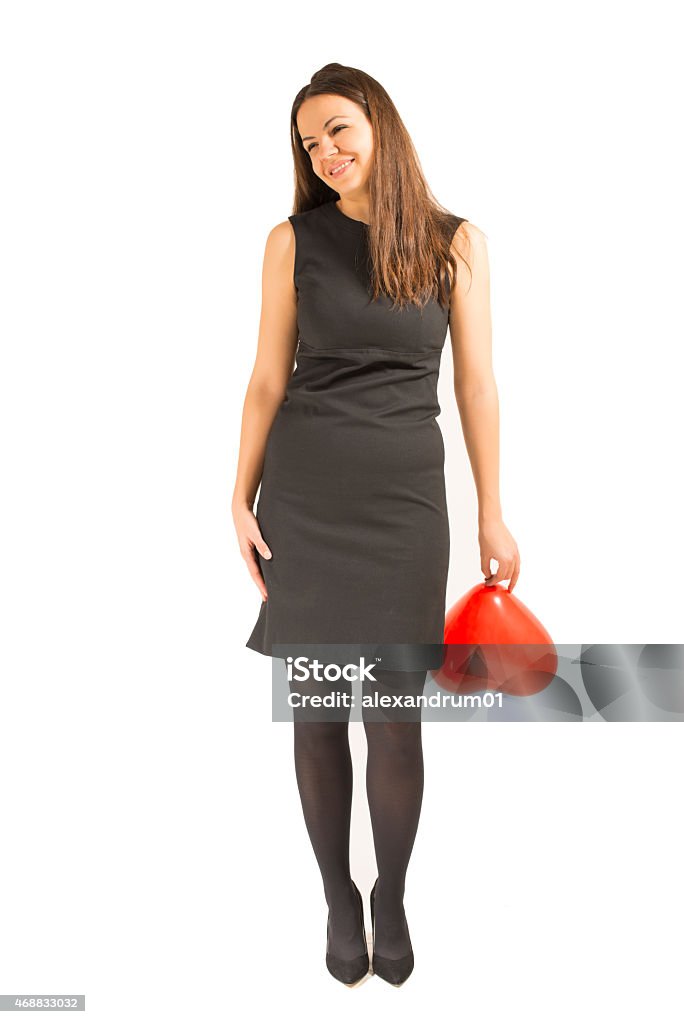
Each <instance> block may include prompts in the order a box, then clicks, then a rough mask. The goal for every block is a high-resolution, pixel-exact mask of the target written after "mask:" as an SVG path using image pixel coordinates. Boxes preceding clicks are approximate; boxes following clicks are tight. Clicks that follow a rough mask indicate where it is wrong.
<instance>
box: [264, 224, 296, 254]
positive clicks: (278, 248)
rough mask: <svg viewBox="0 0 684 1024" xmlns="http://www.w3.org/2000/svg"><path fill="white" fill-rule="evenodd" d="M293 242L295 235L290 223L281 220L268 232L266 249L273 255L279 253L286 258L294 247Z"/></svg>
mask: <svg viewBox="0 0 684 1024" xmlns="http://www.w3.org/2000/svg"><path fill="white" fill-rule="evenodd" d="M294 242H295V233H294V228H293V227H292V222H291V221H289V220H282V221H281V222H280V223H279V224H276V225H275V227H273V228H271V230H270V231H269V233H268V238H267V239H266V249H267V250H270V251H272V252H273V253H279V254H280V255H281V256H286V255H287V254H288V252H289V251H290V249H291V248H292V247H293V246H294Z"/></svg>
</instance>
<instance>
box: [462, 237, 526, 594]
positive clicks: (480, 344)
mask: <svg viewBox="0 0 684 1024" xmlns="http://www.w3.org/2000/svg"><path fill="white" fill-rule="evenodd" d="M452 250H453V252H454V254H455V256H456V259H457V262H458V272H457V275H456V286H455V287H454V288H452V291H451V303H450V308H449V331H450V334H451V344H452V349H453V361H454V393H455V395H456V402H457V404H458V410H459V414H460V417H461V424H462V426H463V437H464V440H465V445H466V449H467V451H468V457H469V459H470V464H471V467H472V471H473V477H474V479H475V487H476V490H477V497H478V506H479V507H478V526H479V543H480V564H481V569H482V572H483V574H484V576H485V581H486V582H487V583H488V584H489V585H492V586H493V585H494V584H495V583H497V582H499V581H500V580H506V579H508V580H510V584H509V588H508V589H509V591H512V590H513V587H514V586H515V584H516V583H517V580H518V575H519V571H520V555H519V552H518V547H517V544H516V542H515V540H514V539H513V537H512V536H511V534H510V533H509V531H508V529H507V527H506V526H505V524H504V522H503V519H502V513H501V500H500V495H499V397H498V392H497V387H496V380H495V379H494V370H493V366H492V321H491V308H490V295H489V259H488V254H487V242H486V238H485V235H484V234H483V232H482V231H480V229H479V228H477V227H476V226H475V225H474V224H470V223H469V222H467V221H464V222H463V223H462V224H460V225H459V228H458V230H457V232H456V234H455V235H454V239H453V242H452ZM463 257H465V260H467V264H468V265H466V263H465V261H464V258H463ZM469 268H470V269H469ZM491 558H495V559H496V560H497V562H498V563H499V564H498V569H497V572H496V573H495V574H493V575H490V574H491V567H490V559H491Z"/></svg>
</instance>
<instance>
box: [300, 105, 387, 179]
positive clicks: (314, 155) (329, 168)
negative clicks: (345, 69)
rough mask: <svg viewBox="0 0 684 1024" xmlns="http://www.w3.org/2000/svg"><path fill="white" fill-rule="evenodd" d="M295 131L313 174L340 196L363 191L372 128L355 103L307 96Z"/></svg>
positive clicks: (371, 145)
mask: <svg viewBox="0 0 684 1024" xmlns="http://www.w3.org/2000/svg"><path fill="white" fill-rule="evenodd" d="M297 129H298V131H299V134H300V136H301V139H302V145H303V146H304V149H305V151H306V152H307V153H308V154H309V159H310V160H311V166H312V168H313V170H314V174H317V175H318V177H319V178H320V179H321V180H322V181H324V182H325V183H326V185H329V186H330V188H332V189H334V190H335V192H338V193H339V194H340V196H351V197H359V196H360V195H362V194H364V193H365V192H366V182H367V181H368V176H369V174H370V168H371V162H372V158H373V129H372V128H371V124H370V121H369V120H368V118H367V117H366V115H365V113H364V112H363V110H362V109H361V107H360V106H359V105H358V104H357V103H354V101H353V100H348V99H346V98H345V97H344V96H334V95H328V94H325V95H322V96H311V97H309V99H307V100H305V101H304V102H303V103H302V105H301V107H300V108H299V112H298V114H297ZM345 164H346V166H343V165H345ZM336 169H337V173H333V172H335V170H336Z"/></svg>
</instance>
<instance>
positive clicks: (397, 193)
mask: <svg viewBox="0 0 684 1024" xmlns="http://www.w3.org/2000/svg"><path fill="white" fill-rule="evenodd" d="M291 135H292V146H293V153H294V163H295V180H296V186H295V213H294V214H293V215H291V216H290V217H288V219H287V220H286V221H284V222H283V223H281V224H278V225H277V226H276V227H275V228H273V230H272V231H271V233H270V235H269V237H268V240H267V243H266V252H265V257H264V270H263V305H262V312H261V323H260V330H259V340H258V347H257V355H256V361H255V365H254V370H253V373H252V377H251V379H250V382H249V386H248V389H247V395H246V398H245V405H244V411H243V421H242V434H241V442H240V455H239V460H238V470H237V480H236V485H235V491H234V495H233V503H232V510H233V518H234V523H235V528H236V532H237V536H238V541H239V545H240V551H241V553H242V555H243V557H244V559H245V561H246V564H247V567H248V570H249V572H250V574H251V576H252V578H253V579H254V582H255V584H256V586H257V587H258V589H259V591H260V592H261V595H262V604H261V608H260V611H259V616H258V619H257V622H256V625H255V627H254V630H253V631H252V634H251V636H250V638H249V640H248V641H247V646H248V647H250V648H251V649H253V650H255V651H258V652H260V653H262V654H265V655H267V656H275V655H274V652H273V645H274V644H300V643H301V644H325V645H335V644H342V645H347V644H349V645H366V644H368V645H371V648H372V647H373V645H377V644H380V645H384V646H383V651H387V652H389V657H383V660H382V664H381V663H380V662H377V665H376V672H375V676H376V682H375V683H373V684H372V686H373V689H374V690H375V691H376V692H378V691H379V692H381V693H385V694H392V693H396V692H397V691H400V692H401V693H409V694H411V693H414V694H415V693H420V692H421V691H422V688H423V685H424V682H425V670H426V668H428V667H434V663H431V662H430V660H429V657H427V658H425V659H424V660H422V661H421V652H423V653H424V651H425V650H426V649H428V648H429V649H432V650H433V651H434V645H437V648H438V649H439V650H440V653H443V652H441V649H440V648H439V645H441V644H442V642H443V630H444V615H445V593H446V580H447V570H448V561H449V523H448V515H447V507H446V491H445V481H444V446H443V440H442V435H441V431H440V428H439V426H438V424H437V422H436V418H435V417H436V415H437V414H438V413H439V411H440V409H439V405H438V404H437V396H436V386H437V377H438V372H439V362H440V355H441V350H442V347H443V344H444V340H445V336H446V331H447V326H450V333H451V339H452V345H453V350H454V367H455V382H454V383H455V393H456V398H457V402H458V407H459V412H460V416H461V421H462V424H463V429H464V434H465V440H466V445H467V450H468V454H469V457H470V461H471V465H472V469H473V473H474V478H475V484H476V487H477V493H478V499H479V544H480V553H481V567H482V571H483V573H484V575H485V577H486V582H487V583H489V584H490V585H494V583H496V582H498V581H500V580H504V579H509V580H510V584H509V590H511V591H512V590H513V587H514V586H515V584H516V581H517V578H518V572H519V555H518V550H517V546H516V544H515V541H514V540H513V538H512V536H511V535H510V533H509V531H508V529H507V528H506V526H505V525H504V523H503V520H502V517H501V508H500V502H499V490H498V468H499V467H498V400H497V392H496V384H495V381H494V377H493V372H492V366H491V342H490V311H489V293H488V263H487V252H486V245H485V239H484V235H483V234H482V233H481V232H480V231H479V230H478V229H477V228H475V227H474V226H473V225H472V224H468V222H466V221H465V220H463V218H460V217H455V216H454V215H453V214H450V213H448V212H447V211H445V210H444V209H442V208H441V207H440V206H439V205H438V204H437V203H436V201H435V200H434V199H433V198H432V195H431V193H430V191H429V189H428V187H427V184H426V182H425V180H424V178H423V175H422V172H421V169H420V166H419V163H418V160H417V157H416V155H415V151H414V149H413V146H412V143H411V140H410V137H409V135H408V133H407V131H406V129H405V127H404V125H403V123H402V121H401V119H400V117H399V114H398V113H397V110H396V108H395V107H394V104H393V103H392V101H391V99H390V98H389V96H388V95H387V93H386V92H385V90H384V89H383V88H382V86H380V85H379V83H378V82H376V81H375V79H373V78H371V77H370V76H369V75H367V74H365V73H364V72H362V71H359V70H357V69H355V68H349V67H344V66H342V65H339V64H329V65H327V66H326V67H324V68H322V70H321V71H319V72H318V73H317V74H315V75H314V76H313V78H312V80H311V83H310V84H309V85H308V86H305V87H304V88H303V89H302V90H301V91H300V92H299V93H298V95H297V97H296V99H295V102H294V105H293V108H292V119H291ZM448 156H449V158H450V159H451V158H453V156H454V154H453V153H449V154H448ZM466 274H467V286H466V283H464V281H463V278H464V277H465V276H466ZM295 354H296V359H297V366H296V370H295V371H294V373H293V365H294V360H295ZM259 485H260V492H259V503H258V508H257V513H258V518H257V516H256V515H255V514H254V512H253V511H252V509H253V505H254V501H255V496H256V492H257V488H258V487H259ZM491 558H495V559H496V560H497V561H498V570H497V572H496V573H495V574H492V575H490V559H491ZM423 645H426V646H425V647H424V646H423ZM407 650H409V652H410V653H409V655H408V656H407V655H406V651H407ZM416 651H417V652H418V657H417V658H416ZM437 664H439V661H438V662H437ZM365 687H366V683H364V690H365ZM338 717H339V716H338ZM364 726H365V732H366V737H367V741H368V761H367V774H366V786H367V793H368V802H369V809H370V815H371V822H372V826H373V839H374V846H375V854H376V860H377V866H378V877H377V880H376V883H375V885H374V886H373V891H372V893H371V914H372V917H373V970H374V973H375V974H377V975H379V976H380V977H382V978H384V979H385V980H386V981H388V982H390V983H392V984H395V985H397V984H401V983H403V981H405V980H406V978H407V977H408V976H409V974H410V973H411V971H412V969H413V963H414V959H413V949H412V946H411V940H410V935H409V930H408V924H407V921H406V915H405V913H404V906H403V898H404V885H405V877H406V871H407V867H408V862H409V858H410V855H411V851H412V847H413V842H414V839H415V835H416V830H417V827H418V819H419V815H420V809H421V802H422V793H423V753H422V743H421V726H420V718H419V717H418V720H417V721H411V720H408V716H406V715H402V714H401V713H396V714H394V715H391V716H389V717H388V716H387V715H383V714H381V715H377V714H375V715H373V714H370V713H368V714H366V711H365V710H364ZM294 756H295V769H296V776H297V783H298V788H299V792H300V796H301V801H302V808H303V812H304V818H305V822H306V826H307V829H308V832H309V836H310V838H311V842H312V846H313V849H314V853H315V856H316V858H317V861H318V864H319V867H320V871H321V876H322V880H323V887H324V892H325V897H326V901H327V904H328V928H327V949H326V963H327V966H328V969H329V970H330V972H331V973H332V974H333V975H334V977H336V978H337V979H338V980H340V981H342V982H344V983H345V984H351V983H355V982H356V981H358V980H360V979H361V978H362V977H364V976H365V974H366V973H367V971H368V970H369V966H370V965H369V957H368V949H367V946H366V938H365V927H364V917H363V900H362V897H361V894H360V893H359V890H358V889H357V887H356V885H355V883H354V882H353V880H352V878H351V875H350V865H349V829H350V814H351V797H352V764H351V757H350V748H349V743H348V714H347V717H346V719H345V717H344V714H342V716H341V720H334V719H333V718H332V716H330V717H328V718H325V717H321V718H319V719H317V720H311V718H310V716H307V715H306V714H304V713H301V714H297V713H295V721H294Z"/></svg>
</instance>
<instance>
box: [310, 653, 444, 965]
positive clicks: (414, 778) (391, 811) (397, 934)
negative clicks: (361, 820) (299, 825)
mask: <svg viewBox="0 0 684 1024" xmlns="http://www.w3.org/2000/svg"><path fill="white" fill-rule="evenodd" d="M375 675H376V679H377V682H374V683H372V684H368V683H364V687H363V693H364V695H365V694H367V693H371V692H373V691H377V692H378V693H379V694H388V695H392V694H399V693H401V694H407V693H413V694H421V693H422V692H423V688H424V686H425V678H426V673H425V671H422V672H392V671H386V670H383V671H378V670H377V669H376V670H375ZM319 685H320V684H319ZM329 685H332V684H329ZM371 686H372V690H371V689H369V687H371ZM333 688H335V686H333ZM337 714H338V716H340V714H341V712H340V711H339V709H338V711H337ZM397 719H399V720H397ZM363 722H364V729H365V733H366V739H367V743H368V760H367V768H366V792H367V796H368V806H369V810H370V817H371V823H372V826H373V843H374V846H375V857H376V862H377V868H378V882H377V886H376V890H375V916H376V922H375V940H376V944H375V948H376V951H377V953H378V954H379V955H380V956H386V957H391V958H398V957H402V956H404V955H405V954H407V953H408V952H409V941H410V940H409V933H408V926H407V923H406V917H405V915H404V905H403V898H404V885H405V880H406V870H407V868H408V863H409V858H410V856H411V852H412V850H413V844H414V840H415V837H416V831H417V829H418V821H419V818H420V810H421V804H422V799H423V778H424V776H423V747H422V737H421V723H420V712H419V711H415V710H413V711H409V712H408V713H405V712H404V710H403V709H396V708H395V709H391V710H385V711H383V709H375V708H374V709H366V708H364V709H363ZM294 755H295V772H296V777H297V786H298V789H299V794H300V797H301V802H302V810H303V812H304V820H305V822H306V827H307V830H308V833H309V837H310V839H311V844H312V846H313V850H314V853H315V856H316V860H317V861H318V866H319V868H320V872H321V876H322V879H323V889H324V892H325V898H326V902H327V904H328V908H329V910H330V935H331V939H330V951H331V952H332V953H334V954H335V955H336V956H338V957H341V958H343V959H345V960H346V959H352V958H353V957H356V956H359V955H360V954H361V953H363V952H364V951H365V938H364V936H363V935H362V934H361V929H360V924H359V913H358V902H357V897H356V895H355V892H354V888H353V885H352V880H351V874H350V864H349V833H350V822H351V802H352V784H353V775H352V760H351V752H350V748H349V721H348V716H347V720H344V721H307V720H303V719H302V718H301V717H300V716H298V715H297V714H296V713H295V720H294Z"/></svg>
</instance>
